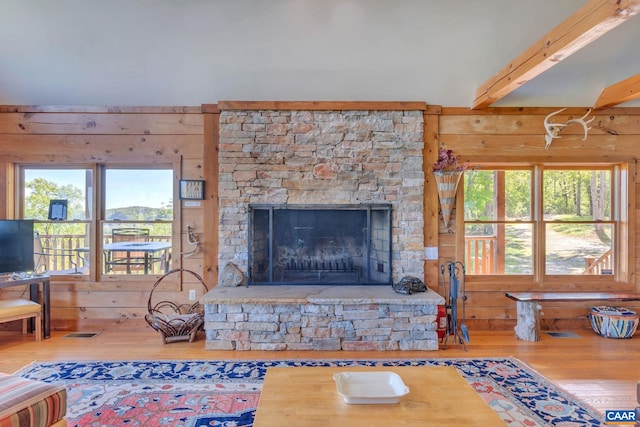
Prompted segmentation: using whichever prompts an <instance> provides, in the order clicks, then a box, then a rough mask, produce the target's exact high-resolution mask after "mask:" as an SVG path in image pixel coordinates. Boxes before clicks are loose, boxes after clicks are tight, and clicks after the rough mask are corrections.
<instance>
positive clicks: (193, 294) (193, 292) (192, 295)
mask: <svg viewBox="0 0 640 427" xmlns="http://www.w3.org/2000/svg"><path fill="white" fill-rule="evenodd" d="M195 300H196V290H195V289H191V290H190V291H189V301H195Z"/></svg>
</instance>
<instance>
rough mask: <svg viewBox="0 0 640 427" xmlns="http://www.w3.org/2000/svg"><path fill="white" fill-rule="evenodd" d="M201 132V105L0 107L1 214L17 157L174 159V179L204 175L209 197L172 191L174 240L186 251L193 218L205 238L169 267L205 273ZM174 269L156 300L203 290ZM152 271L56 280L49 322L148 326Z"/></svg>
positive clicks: (81, 326)
mask: <svg viewBox="0 0 640 427" xmlns="http://www.w3.org/2000/svg"><path fill="white" fill-rule="evenodd" d="M204 133H205V126H204V115H203V114H202V108H201V107H115V108H114V107H109V108H102V107H91V108H87V107H30V106H25V107H13V106H0V171H1V172H0V181H1V182H0V184H4V185H0V200H2V201H6V203H3V205H4V209H3V210H2V211H1V213H0V217H12V216H13V214H14V206H13V202H12V201H13V179H14V169H15V165H16V164H51V165H54V164H55V165H60V164H63V165H64V164H83V165H90V164H93V163H100V164H106V165H110V164H117V165H127V164H132V165H134V164H138V165H139V164H153V163H158V164H161V163H162V164H173V165H176V169H177V176H176V179H179V178H183V179H205V180H208V182H207V183H206V185H205V188H206V190H207V196H209V197H207V199H206V200H204V201H203V202H202V203H200V205H199V206H186V205H185V203H184V202H181V201H180V200H179V198H178V195H177V186H176V190H175V191H174V198H173V200H174V208H177V210H176V212H175V215H176V217H177V220H178V224H179V228H177V229H176V230H174V236H173V238H174V240H179V241H180V242H181V245H179V247H181V249H180V250H181V251H187V250H189V249H190V247H189V246H188V245H187V244H186V241H187V237H186V229H187V226H188V225H190V226H192V227H193V229H194V231H195V234H196V236H197V237H198V238H199V239H200V240H201V241H202V248H201V249H200V250H199V251H198V252H197V253H196V254H195V255H193V256H190V257H188V258H183V257H181V256H176V254H174V256H173V259H172V267H173V268H176V267H183V268H187V269H190V270H193V271H195V272H197V273H198V274H201V275H202V274H203V260H204V259H205V257H208V254H207V253H206V251H207V250H210V247H209V246H208V243H207V242H209V240H208V239H207V238H206V237H205V235H204V226H205V219H204V212H205V210H207V209H208V208H207V204H208V203H210V199H211V197H210V194H211V193H210V191H211V189H212V188H215V187H216V186H217V185H216V183H214V182H212V181H210V180H209V178H210V177H208V176H205V162H204V151H205V150H204ZM209 138H210V139H211V135H209ZM214 194H215V193H214ZM214 240H215V241H217V238H216V239H214ZM213 259H215V257H213ZM177 276H178V275H172V276H170V278H168V279H170V280H168V285H167V286H164V282H163V284H162V285H163V286H161V287H159V290H158V291H156V292H155V293H154V299H155V298H156V297H157V298H158V300H170V301H180V302H188V297H187V295H188V290H190V289H196V290H197V291H198V295H202V292H201V288H202V287H201V286H200V283H199V282H197V280H195V279H194V278H193V277H191V275H185V282H184V283H182V284H181V283H179V280H178V277H177ZM205 277H207V276H205ZM213 277H215V276H213ZM157 278H158V277H148V278H143V279H136V278H131V277H128V278H125V279H123V280H122V281H102V282H93V281H87V280H82V279H78V280H73V281H60V280H58V279H54V281H53V283H52V295H51V297H52V326H53V328H54V329H56V330H70V331H73V330H85V331H87V330H103V329H114V330H148V328H149V326H148V325H147V324H146V322H145V320H144V315H145V314H146V313H147V301H148V297H149V292H150V290H151V287H152V286H153V284H154V283H155V281H156V280H157ZM128 279H134V281H131V280H128ZM208 279H210V277H207V280H205V282H207V281H208ZM208 284H209V283H208ZM209 285H210V284H209ZM21 293H22V289H19V288H7V289H6V290H4V291H3V297H4V295H10V296H13V297H17V296H18V295H20V294H21Z"/></svg>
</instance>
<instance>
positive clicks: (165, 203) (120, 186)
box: [102, 167, 173, 275]
mask: <svg viewBox="0 0 640 427" xmlns="http://www.w3.org/2000/svg"><path fill="white" fill-rule="evenodd" d="M104 188H105V191H104V199H105V203H104V206H105V209H104V220H103V221H102V242H103V248H102V249H103V253H104V268H103V273H104V274H109V275H119V274H164V273H166V272H167V271H169V266H170V261H171V233H172V231H171V230H172V227H171V226H172V222H173V171H172V170H171V169H148V168H145V169H141V168H112V167H108V168H105V169H104Z"/></svg>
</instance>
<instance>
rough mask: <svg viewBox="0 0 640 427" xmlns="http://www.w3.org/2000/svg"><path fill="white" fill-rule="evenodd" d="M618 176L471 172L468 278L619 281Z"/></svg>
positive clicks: (538, 168)
mask: <svg viewBox="0 0 640 427" xmlns="http://www.w3.org/2000/svg"><path fill="white" fill-rule="evenodd" d="M615 171H616V169H615V168H614V167H613V166H606V167H605V166H595V167H594V166H588V167H587V166H583V167H575V166H572V167H570V168H568V167H566V166H562V167H561V166H553V165H534V166H532V167H527V168H506V167H505V168H483V167H482V166H479V167H477V168H474V169H473V170H469V171H467V172H466V173H465V181H464V224H465V229H464V230H465V261H466V267H467V274H475V275H534V276H538V277H542V276H554V275H595V274H597V275H613V274H615V272H616V262H615V261H616V260H615V256H614V255H615V253H614V252H615V251H614V248H615V241H616V237H615V236H616V233H617V232H618V228H617V227H618V222H617V221H616V220H615V219H614V218H615V216H614V215H613V212H616V209H620V207H619V206H618V207H616V206H614V205H613V201H614V197H613V194H612V182H613V180H614V174H615Z"/></svg>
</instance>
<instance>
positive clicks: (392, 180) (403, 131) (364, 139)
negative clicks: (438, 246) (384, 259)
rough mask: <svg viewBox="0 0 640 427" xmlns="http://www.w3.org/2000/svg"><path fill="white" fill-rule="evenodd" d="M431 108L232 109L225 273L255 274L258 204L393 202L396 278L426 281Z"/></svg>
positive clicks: (225, 154) (224, 199)
mask: <svg viewBox="0 0 640 427" xmlns="http://www.w3.org/2000/svg"><path fill="white" fill-rule="evenodd" d="M423 123H424V121H423V115H422V111H271V110H269V111H234V110H232V111H223V112H222V113H221V114H220V151H219V170H220V176H219V188H218V194H219V204H220V211H219V216H220V225H219V245H218V246H219V251H218V265H219V266H220V270H222V267H223V266H224V265H226V264H227V263H228V262H232V263H234V264H235V265H237V266H238V267H239V268H240V269H241V270H242V271H244V272H247V268H248V266H247V264H248V253H247V244H248V242H247V239H248V230H247V206H248V204H249V203H289V204H358V203H376V202H379V203H391V204H392V206H393V216H392V239H393V240H392V252H393V254H392V258H393V265H392V274H393V279H394V282H395V281H398V280H399V279H400V278H402V277H403V276H405V275H408V274H411V275H415V276H418V277H422V276H423V274H424V261H423V246H424V244H423V228H424V226H423V225H424V223H423V221H424V219H423V203H424V172H423V155H422V149H423V145H424V142H423V139H424V138H423Z"/></svg>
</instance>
